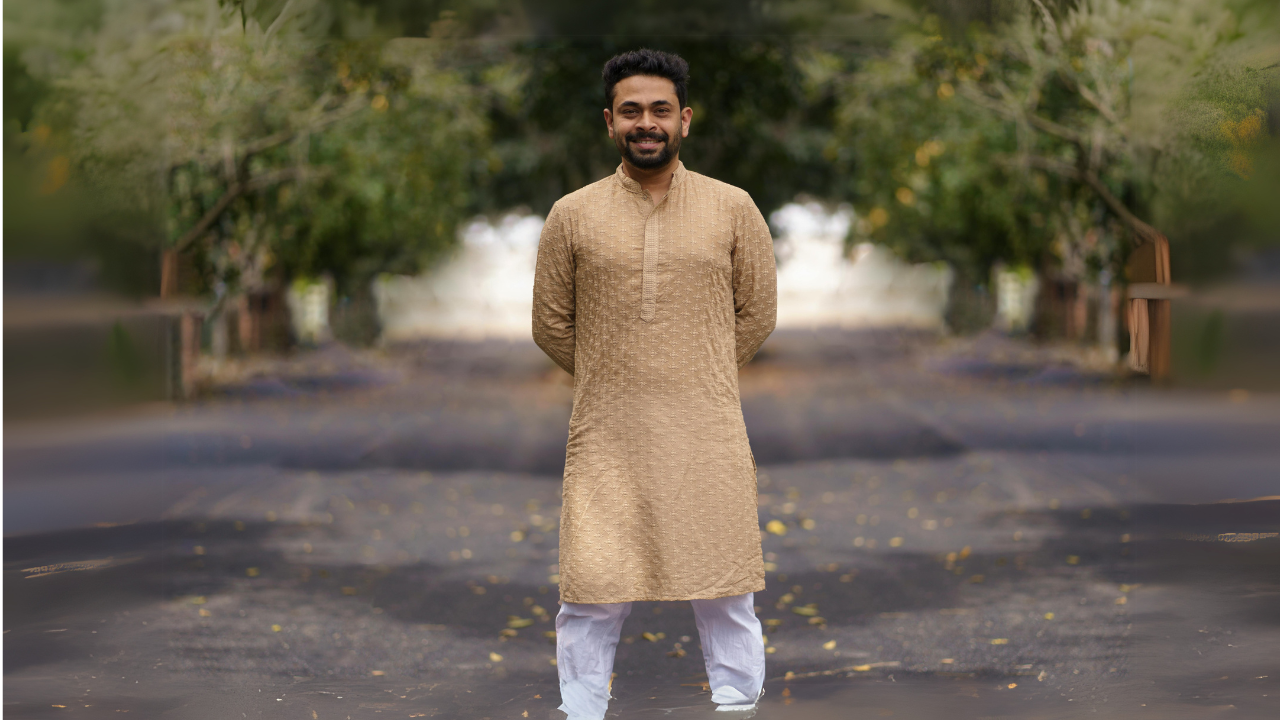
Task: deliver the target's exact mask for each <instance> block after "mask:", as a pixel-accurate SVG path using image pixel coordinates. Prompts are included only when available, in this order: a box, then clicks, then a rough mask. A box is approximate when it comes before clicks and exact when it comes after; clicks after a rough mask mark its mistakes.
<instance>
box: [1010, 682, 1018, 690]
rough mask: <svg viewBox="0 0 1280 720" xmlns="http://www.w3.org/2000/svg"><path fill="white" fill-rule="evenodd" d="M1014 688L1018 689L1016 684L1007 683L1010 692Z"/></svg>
mask: <svg viewBox="0 0 1280 720" xmlns="http://www.w3.org/2000/svg"><path fill="white" fill-rule="evenodd" d="M1016 687H1018V683H1009V689H1010V690H1012V689H1014V688H1016Z"/></svg>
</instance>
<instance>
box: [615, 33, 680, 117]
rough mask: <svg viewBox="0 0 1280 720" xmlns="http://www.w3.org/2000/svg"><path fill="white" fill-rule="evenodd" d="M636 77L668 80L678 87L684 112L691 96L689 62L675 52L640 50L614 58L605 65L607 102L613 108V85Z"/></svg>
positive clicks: (678, 96) (677, 92) (677, 97)
mask: <svg viewBox="0 0 1280 720" xmlns="http://www.w3.org/2000/svg"><path fill="white" fill-rule="evenodd" d="M633 75H652V76H654V77H661V78H666V79H668V80H670V81H671V82H672V84H674V85H675V86H676V99H677V100H679V101H680V109H682V110H683V109H684V106H685V100H686V98H687V95H688V91H687V85H688V83H689V63H687V62H685V61H684V58H682V57H680V56H679V55H676V54H674V53H667V52H662V51H661V50H650V49H648V48H640V49H639V50H632V51H630V52H624V53H621V54H619V55H614V56H613V57H612V58H610V59H609V62H607V63H605V64H604V71H603V72H601V76H602V77H603V78H604V101H605V103H606V104H607V105H608V106H609V107H610V108H612V107H613V86H615V85H617V84H618V83H619V82H621V81H622V80H624V79H626V78H629V77H631V76H633Z"/></svg>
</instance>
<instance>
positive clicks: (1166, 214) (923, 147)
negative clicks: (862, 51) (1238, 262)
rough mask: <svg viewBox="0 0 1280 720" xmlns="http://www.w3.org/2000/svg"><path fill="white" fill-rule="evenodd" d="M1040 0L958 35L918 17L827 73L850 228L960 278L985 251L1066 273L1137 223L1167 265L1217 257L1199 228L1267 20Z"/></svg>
mask: <svg viewBox="0 0 1280 720" xmlns="http://www.w3.org/2000/svg"><path fill="white" fill-rule="evenodd" d="M1235 5H1240V4H1239V3H1236V4H1235ZM1055 7H1056V8H1059V9H1055V11H1054V12H1050V7H1049V6H1046V5H1044V4H1041V3H1039V2H1036V0H1032V2H1030V3H1028V4H1026V5H1025V6H1024V8H1025V11H1024V12H1021V13H1011V14H1006V15H1005V16H1004V17H1005V19H1004V20H1003V21H1002V22H1000V23H998V24H996V25H994V26H983V25H973V26H970V27H969V28H968V29H967V31H966V32H964V33H962V34H961V33H956V32H954V31H951V32H948V31H947V28H945V27H944V26H942V25H941V24H940V23H939V22H938V21H937V20H933V19H930V20H926V21H925V22H924V23H923V24H922V26H921V30H920V32H916V33H908V34H906V35H904V36H903V37H902V38H900V39H899V40H898V41H897V43H896V44H895V47H894V49H893V51H892V52H891V53H890V54H889V55H888V56H887V57H885V58H883V59H879V60H875V61H872V62H869V63H867V64H865V65H864V66H862V67H861V68H860V69H859V70H858V71H857V72H856V73H854V74H852V75H851V76H849V78H848V80H847V82H844V83H842V84H841V91H840V94H841V110H840V114H839V117H840V124H839V125H838V130H837V138H838V139H837V142H838V143H839V144H840V147H841V149H842V150H844V149H845V148H848V149H851V151H850V152H848V157H850V158H851V160H852V172H851V177H852V178H853V182H852V183H851V187H850V188H849V192H850V194H851V195H852V196H853V197H854V198H855V200H856V202H857V203H858V206H859V208H860V209H861V210H862V213H861V214H862V220H861V222H860V223H859V224H858V225H857V228H856V231H857V232H858V233H859V234H861V235H864V236H868V237H871V238H873V239H876V240H879V241H881V242H885V243H887V244H889V245H891V246H893V247H895V248H896V249H898V250H899V252H901V253H902V254H904V255H906V256H908V257H913V258H916V259H932V258H942V259H946V260H949V261H952V262H954V263H957V264H958V265H959V266H960V269H961V271H962V272H964V270H965V266H968V268H969V269H970V272H971V273H972V274H973V275H975V276H978V277H981V276H982V275H983V274H985V269H986V267H987V266H988V265H989V264H990V263H992V262H994V261H996V260H1003V261H1012V262H1023V261H1029V262H1033V263H1034V264H1036V265H1040V266H1046V265H1051V266H1056V267H1057V268H1058V269H1059V270H1060V271H1061V272H1063V273H1065V274H1066V275H1068V276H1071V277H1083V276H1086V275H1088V274H1089V273H1091V272H1094V271H1097V270H1099V269H1102V268H1108V267H1109V268H1112V269H1115V268H1116V266H1117V265H1118V264H1120V263H1121V262H1122V261H1123V260H1124V256H1125V251H1126V247H1127V246H1128V245H1129V244H1131V243H1132V242H1135V241H1143V240H1145V239H1146V238H1148V237H1150V236H1152V234H1153V233H1157V232H1158V231H1157V230H1155V229H1154V228H1152V227H1151V225H1150V224H1149V223H1150V222H1154V223H1156V224H1157V226H1159V227H1160V228H1161V230H1163V231H1164V232H1165V233H1167V234H1168V235H1169V236H1170V238H1171V240H1172V242H1173V245H1174V247H1175V253H1174V257H1175V258H1178V257H1182V258H1183V260H1184V263H1183V265H1182V267H1177V262H1176V261H1175V267H1176V270H1175V272H1181V271H1183V270H1186V271H1187V274H1188V275H1190V276H1192V277H1194V276H1195V275H1196V272H1195V270H1201V271H1205V270H1211V269H1213V265H1214V262H1215V259H1216V261H1217V265H1218V267H1219V268H1220V267H1221V266H1223V265H1224V264H1225V263H1224V262H1222V260H1223V258H1225V257H1226V249H1227V248H1228V246H1229V243H1226V242H1221V241H1218V242H1216V243H1213V242H1211V241H1209V239H1208V238H1207V237H1203V235H1204V234H1207V233H1204V229H1205V228H1212V229H1213V230H1215V231H1218V232H1219V238H1220V237H1221V234H1220V233H1221V231H1222V230H1223V229H1224V228H1226V227H1229V226H1231V225H1232V223H1233V222H1234V218H1235V216H1236V215H1237V214H1238V213H1237V212H1236V210H1237V209H1236V208H1234V207H1232V204H1231V203H1224V198H1230V197H1235V196H1238V195H1239V194H1240V193H1241V187H1240V181H1243V180H1244V176H1245V175H1247V172H1244V173H1242V172H1239V170H1241V169H1242V168H1245V167H1246V166H1247V165H1248V164H1249V163H1250V162H1251V161H1250V158H1251V157H1253V153H1252V150H1251V148H1246V147H1245V146H1247V145H1249V146H1251V144H1252V143H1253V139H1255V138H1257V137H1258V134H1259V133H1258V129H1259V128H1260V127H1261V122H1262V120H1263V119H1264V118H1265V110H1264V107H1265V101H1264V100H1265V98H1264V96H1265V94H1266V93H1265V86H1266V84H1267V82H1269V81H1268V80H1267V79H1266V78H1267V77H1270V76H1269V75H1267V72H1266V71H1263V70H1260V69H1259V68H1261V67H1263V63H1261V62H1260V60H1262V59H1264V58H1266V57H1268V52H1270V53H1271V55H1274V48H1275V47H1276V45H1275V36H1274V35H1273V34H1268V32H1267V31H1266V30H1265V29H1262V28H1246V27H1242V26H1241V25H1240V24H1239V22H1238V21H1239V19H1240V17H1241V16H1240V14H1239V13H1240V12H1244V11H1243V10H1241V9H1240V8H1239V7H1235V8H1234V9H1233V5H1232V4H1231V3H1228V2H1226V1H1225V0H1200V1H1199V2H1175V1H1174V0H1146V1H1143V2H1137V1H1135V2H1120V0H1083V1H1082V2H1079V3H1076V4H1074V5H1062V6H1055ZM1264 27H1265V26H1264ZM1224 123H1229V124H1230V125H1227V124H1224ZM1240 123H1245V124H1244V125H1241V124H1240ZM935 151H936V152H935ZM1228 170H1230V172H1228ZM1233 176H1234V177H1233ZM1144 218H1145V220H1144ZM1197 233H1201V235H1202V236H1200V237H1197ZM1180 246H1181V247H1180ZM1179 249H1180V250H1181V252H1179ZM1186 260H1192V262H1185V261H1186Z"/></svg>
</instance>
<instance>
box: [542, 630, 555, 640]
mask: <svg viewBox="0 0 1280 720" xmlns="http://www.w3.org/2000/svg"><path fill="white" fill-rule="evenodd" d="M542 637H544V638H546V639H548V640H555V639H556V631H555V630H547V631H546V632H544V633H542Z"/></svg>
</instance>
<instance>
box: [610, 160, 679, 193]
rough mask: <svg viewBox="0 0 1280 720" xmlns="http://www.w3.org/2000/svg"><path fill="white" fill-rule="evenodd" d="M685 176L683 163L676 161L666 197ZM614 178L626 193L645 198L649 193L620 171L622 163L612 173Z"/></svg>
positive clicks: (624, 172)
mask: <svg viewBox="0 0 1280 720" xmlns="http://www.w3.org/2000/svg"><path fill="white" fill-rule="evenodd" d="M687 174H688V171H687V170H685V169H684V162H683V161H681V160H677V161H676V169H675V170H674V171H673V172H672V173H671V187H670V189H668V190H667V194H668V195H670V194H671V191H672V190H674V189H675V188H676V186H677V185H679V184H680V181H682V180H684V176H685V175H687ZM614 177H616V178H617V179H618V183H619V184H621V185H622V187H623V188H625V189H626V190H627V191H628V192H633V193H636V194H638V195H644V196H645V197H648V196H649V193H647V192H645V191H644V188H642V187H640V183H639V182H638V181H636V180H635V179H634V178H632V177H631V176H630V175H627V173H626V171H624V170H623V169H622V163H618V169H617V171H616V172H615V173H614Z"/></svg>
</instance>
